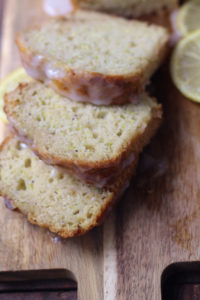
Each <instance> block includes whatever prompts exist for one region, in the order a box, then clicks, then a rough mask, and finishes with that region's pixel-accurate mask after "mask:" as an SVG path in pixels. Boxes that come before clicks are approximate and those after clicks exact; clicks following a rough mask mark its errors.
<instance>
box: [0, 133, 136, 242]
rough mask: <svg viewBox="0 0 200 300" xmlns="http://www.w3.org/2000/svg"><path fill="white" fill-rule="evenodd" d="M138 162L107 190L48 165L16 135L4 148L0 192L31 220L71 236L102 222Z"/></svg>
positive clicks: (8, 140)
mask: <svg viewBox="0 0 200 300" xmlns="http://www.w3.org/2000/svg"><path fill="white" fill-rule="evenodd" d="M135 167H136V161H135V164H134V165H132V167H131V168H129V169H128V170H126V171H125V172H124V174H122V175H121V176H120V179H118V181H117V182H116V183H115V184H114V185H112V186H110V187H109V188H107V189H100V188H95V187H94V186H91V185H86V184H84V183H82V182H81V181H79V180H77V179H75V178H74V177H73V176H71V175H68V174H66V173H65V172H64V171H63V170H62V169H61V168H59V167H55V166H54V167H52V166H49V165H46V164H45V163H44V162H43V161H41V160H39V158H38V157H37V156H36V155H34V154H33V152H32V151H31V150H30V149H29V148H27V147H26V146H25V145H24V144H21V143H20V142H19V140H17V139H16V138H15V137H9V138H7V139H6V140H5V142H4V143H3V145H2V146H1V148H0V195H1V196H3V197H4V198H5V199H6V200H7V201H9V202H10V203H11V205H12V207H13V208H15V209H17V210H19V211H21V212H22V213H23V214H24V215H26V216H27V218H28V220H29V221H30V222H31V223H34V224H37V225H39V226H42V227H45V228H48V229H49V230H50V231H52V232H55V233H58V234H59V235H60V236H62V237H64V238H67V237H72V236H75V235H81V234H84V233H86V232H87V231H88V230H90V229H91V228H93V227H94V226H97V225H99V224H101V222H102V221H103V219H104V217H105V216H106V214H107V213H108V211H109V210H110V209H111V208H112V207H113V205H114V204H115V202H116V200H117V199H118V198H119V197H120V196H121V195H122V193H123V191H124V190H125V189H126V188H127V186H128V183H129V181H130V178H131V175H132V173H133V171H134V169H135Z"/></svg>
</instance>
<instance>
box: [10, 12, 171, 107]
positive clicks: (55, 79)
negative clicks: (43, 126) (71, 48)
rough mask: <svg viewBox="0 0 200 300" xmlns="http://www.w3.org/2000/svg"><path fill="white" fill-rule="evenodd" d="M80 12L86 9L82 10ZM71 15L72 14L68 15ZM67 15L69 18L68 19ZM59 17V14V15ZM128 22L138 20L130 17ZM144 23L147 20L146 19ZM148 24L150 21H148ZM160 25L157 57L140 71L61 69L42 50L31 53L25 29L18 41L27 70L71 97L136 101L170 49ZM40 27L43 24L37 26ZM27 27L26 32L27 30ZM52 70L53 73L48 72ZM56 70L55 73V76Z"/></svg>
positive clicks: (97, 101)
mask: <svg viewBox="0 0 200 300" xmlns="http://www.w3.org/2000/svg"><path fill="white" fill-rule="evenodd" d="M79 12H80V13H81V14H82V13H83V11H79ZM84 13H88V14H89V15H90V16H89V17H90V18H92V16H93V15H94V16H95V15H96V14H97V15H101V16H102V18H108V17H109V18H116V19H117V18H119V19H121V18H120V17H116V16H112V15H111V16H108V15H106V14H103V13H98V12H91V11H86V10H85V11H84ZM68 18H69V17H68ZM68 18H66V19H68ZM57 19H58V20H59V19H60V18H59V17H58V18H57ZM127 22H138V21H134V20H133V21H131V20H127ZM143 23H144V22H143ZM145 23H146V24H148V23H147V22H145ZM149 26H155V27H157V28H162V29H163V35H162V39H160V41H159V45H157V49H159V50H158V53H156V60H154V62H152V63H151V64H149V66H148V67H147V68H146V69H145V70H143V71H141V70H138V71H137V72H136V71H135V72H134V73H129V74H122V75H119V74H115V75H113V74H112V75H111V74H103V73H98V72H93V71H79V72H77V71H76V70H74V69H73V68H70V67H67V68H66V66H65V68H63V69H62V70H61V69H60V68H57V67H55V65H54V64H53V63H52V61H51V59H49V58H48V57H45V55H42V54H41V53H32V52H31V50H30V49H29V48H28V47H26V45H25V44H23V38H22V35H23V32H22V33H18V34H17V35H16V44H17V46H18V49H19V53H20V57H21V61H22V64H23V66H24V68H25V70H26V71H27V73H28V74H29V75H30V76H31V77H33V78H35V79H36V80H40V81H43V82H45V83H46V84H48V85H49V86H51V87H52V88H53V89H54V90H55V91H56V92H57V93H59V94H60V95H63V96H65V97H68V98H69V99H71V100H73V101H78V102H88V103H92V104H95V105H111V104H117V105H119V104H124V103H128V102H134V100H135V97H136V96H137V95H139V94H140V93H141V92H142V91H143V90H144V87H145V86H146V85H147V84H148V81H149V78H150V77H151V75H152V74H153V73H154V72H155V70H156V69H157V68H158V67H159V66H160V65H161V64H162V62H163V61H164V59H165V57H166V55H167V53H168V42H169V31H168V30H167V29H166V28H163V27H162V26H158V25H149ZM35 28H40V26H35ZM27 31H28V30H26V31H25V32H27ZM49 74H51V76H50V75H49ZM52 74H56V76H54V75H53V76H52Z"/></svg>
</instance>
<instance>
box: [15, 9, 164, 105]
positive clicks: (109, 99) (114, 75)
mask: <svg viewBox="0 0 200 300" xmlns="http://www.w3.org/2000/svg"><path fill="white" fill-rule="evenodd" d="M168 39H169V35H168V32H167V30H166V29H164V28H162V27H159V26H156V25H148V24H147V23H144V22H140V21H128V20H124V19H122V18H119V17H112V16H108V15H104V14H101V13H95V12H87V11H78V12H77V13H76V15H75V16H71V17H67V18H60V19H59V18H58V19H52V20H50V21H49V22H47V23H46V24H44V25H42V26H40V27H38V28H32V29H30V30H27V31H25V32H22V33H20V34H18V36H17V45H18V48H19V50H20V53H21V58H22V62H23V65H24V67H25V69H26V70H27V72H28V73H29V75H31V76H32V77H34V78H36V79H39V80H42V81H45V82H46V83H48V84H50V85H51V86H52V87H53V88H54V89H56V91H57V92H59V93H60V94H62V95H64V96H67V97H69V98H70V99H72V100H74V101H79V102H91V103H93V104H96V105H110V104H122V103H127V102H132V101H134V99H135V95H136V94H138V93H140V92H141V90H142V89H143V88H144V86H145V85H146V83H147V82H148V81H149V78H150V76H151V75H152V74H153V72H154V71H155V70H156V69H157V68H158V67H159V65H160V64H161V62H162V61H163V58H164V56H165V53H166V48H167V43H168Z"/></svg>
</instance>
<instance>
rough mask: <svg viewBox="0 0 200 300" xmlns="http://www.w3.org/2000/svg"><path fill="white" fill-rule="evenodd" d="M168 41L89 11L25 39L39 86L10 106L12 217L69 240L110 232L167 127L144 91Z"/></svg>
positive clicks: (5, 191) (2, 187)
mask: <svg viewBox="0 0 200 300" xmlns="http://www.w3.org/2000/svg"><path fill="white" fill-rule="evenodd" d="M168 40H169V35H168V32H167V31H166V29H164V28H162V27H159V26H156V25H148V24H146V23H143V22H140V21H134V20H132V21H128V20H125V19H122V18H119V17H113V16H109V15H104V14H102V13H95V12H88V11H78V12H77V13H76V14H75V15H73V16H70V17H65V18H56V19H50V20H49V21H48V22H47V23H45V24H43V25H41V26H38V27H35V28H31V29H29V30H27V31H25V32H22V33H20V34H18V36H17V45H18V48H19V51H20V54H21V58H22V63H23V65H24V67H25V69H26V70H27V72H28V74H29V75H31V76H32V77H33V78H34V79H32V80H31V81H30V82H29V83H23V82H22V83H21V84H20V85H19V86H18V87H17V89H16V90H14V91H12V92H11V93H9V94H6V95H5V99H4V100H5V106H4V110H5V112H6V114H7V117H8V120H9V122H10V127H11V129H12V131H13V133H12V135H11V136H9V137H8V138H7V139H6V140H5V141H4V142H3V144H2V146H1V149H0V193H1V195H2V196H3V197H4V198H6V199H7V200H8V201H10V202H11V204H12V207H13V208H15V209H17V210H19V211H21V212H22V213H23V214H25V215H26V216H27V218H28V220H29V221H30V222H32V223H34V224H38V225H39V226H43V227H46V228H48V229H49V230H51V231H52V232H55V233H58V234H59V235H60V236H62V237H65V238H67V237H72V236H75V235H80V234H83V233H86V232H87V231H88V230H90V229H91V228H93V227H94V226H96V225H99V224H101V223H102V221H103V219H104V218H105V216H106V215H107V213H108V212H109V211H110V209H111V208H112V207H113V206H114V204H115V203H116V201H117V200H118V199H119V198H120V197H121V195H122V194H123V192H124V191H125V189H126V188H127V187H128V185H129V182H130V180H131V177H132V175H133V173H134V172H135V169H136V166H137V162H138V158H139V154H140V152H141V151H142V150H143V148H144V146H145V145H147V144H148V143H149V142H150V140H151V138H152V137H153V136H154V135H155V133H156V131H157V129H158V128H159V126H160V124H161V121H162V107H161V105H160V104H158V103H157V101H156V100H155V99H153V98H151V97H150V96H149V95H148V94H147V93H146V92H145V87H146V85H147V83H148V82H149V79H150V77H151V75H152V74H153V73H154V72H155V70H156V69H157V68H158V67H159V66H160V64H161V63H162V61H163V59H164V57H165V55H166V52H167V51H166V50H167V44H168Z"/></svg>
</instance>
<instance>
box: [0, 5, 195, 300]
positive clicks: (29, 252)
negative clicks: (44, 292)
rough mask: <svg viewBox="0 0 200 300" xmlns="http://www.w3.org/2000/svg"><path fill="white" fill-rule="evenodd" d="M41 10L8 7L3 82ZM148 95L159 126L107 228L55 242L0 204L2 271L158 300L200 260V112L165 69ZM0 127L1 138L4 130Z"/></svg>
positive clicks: (83, 294)
mask: <svg viewBox="0 0 200 300" xmlns="http://www.w3.org/2000/svg"><path fill="white" fill-rule="evenodd" d="M0 3H1V2H0ZM41 4H42V2H41V1H39V0H35V1H31V0H20V1H17V0H6V1H5V5H4V10H3V20H2V24H3V25H2V41H1V60H0V74H1V78H3V77H5V76H6V75H7V74H8V73H9V72H10V71H11V70H13V69H15V68H16V67H18V66H19V65H20V61H19V56H18V53H17V50H16V46H15V43H14V37H15V33H16V31H18V30H21V29H23V28H26V27H27V26H29V25H30V24H32V23H35V22H36V23H37V22H39V21H41V20H43V19H44V18H45V16H44V14H43V12H42V6H41ZM0 7H2V6H0ZM1 13H2V12H1ZM153 93H154V94H156V95H157V97H158V99H159V101H160V102H162V103H163V106H164V114H165V120H164V123H163V126H162V128H161V130H160V131H159V133H158V135H157V136H156V138H154V140H153V141H152V143H151V145H150V146H149V147H148V148H147V149H146V150H145V152H144V154H143V155H142V157H141V162H140V167H139V169H138V172H137V176H136V177H135V178H134V179H133V181H132V184H131V187H130V188H129V190H128V191H127V192H126V194H125V196H124V197H123V199H122V200H121V201H120V203H119V205H118V207H117V208H116V210H115V212H114V213H113V214H112V215H111V216H110V217H109V218H108V220H107V221H106V222H105V224H104V226H101V227H99V228H96V229H94V230H93V231H92V232H91V233H89V234H87V235H86V236H83V237H80V238H74V239H71V240H62V239H57V238H56V237H55V236H53V235H52V234H50V233H48V232H47V231H46V230H44V229H41V228H38V227H36V226H33V225H30V224H28V223H27V221H26V219H25V218H24V217H23V216H22V215H20V214H18V213H14V212H11V211H9V210H8V209H6V208H5V207H4V203H3V201H1V202H0V211H1V214H0V227H1V232H0V241H1V243H0V271H16V270H17V271H20V270H40V269H43V270H44V269H45V270H49V269H61V270H68V271H66V272H65V274H66V277H68V278H75V280H76V281H77V284H78V299H80V300H102V299H105V300H116V299H117V300H126V299H127V300H129V299H130V300H132V299H133V300H159V299H161V275H162V273H163V271H164V270H165V268H166V267H167V266H168V265H170V264H172V263H174V262H184V261H198V260H199V257H200V221H199V215H200V200H199V198H200V172H199V169H200V134H199V132H200V117H199V116H200V106H199V105H198V104H194V103H192V102H190V101H188V100H187V99H185V98H184V97H183V96H181V95H180V93H179V92H178V91H177V90H176V89H175V88H174V86H173V84H172V83H171V81H170V76H169V73H168V66H167V64H166V66H165V67H163V69H162V71H160V72H159V73H158V74H157V75H156V77H155V78H154V84H153ZM0 128H1V131H0V135H1V139H2V138H3V136H4V135H5V130H6V128H5V127H4V126H3V125H1V126H0ZM4 275H5V274H4V273H0V278H1V276H2V278H3V277H4ZM14 275H15V273H14V274H13V278H15V276H14ZM190 290H192V289H190ZM193 290H194V289H193ZM196 292H197V288H196V290H195V293H196ZM183 299H186V298H183ZM188 299H190V298H188ZM191 299H192V298H191ZM194 299H195V298H194ZM198 299H199V298H198Z"/></svg>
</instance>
